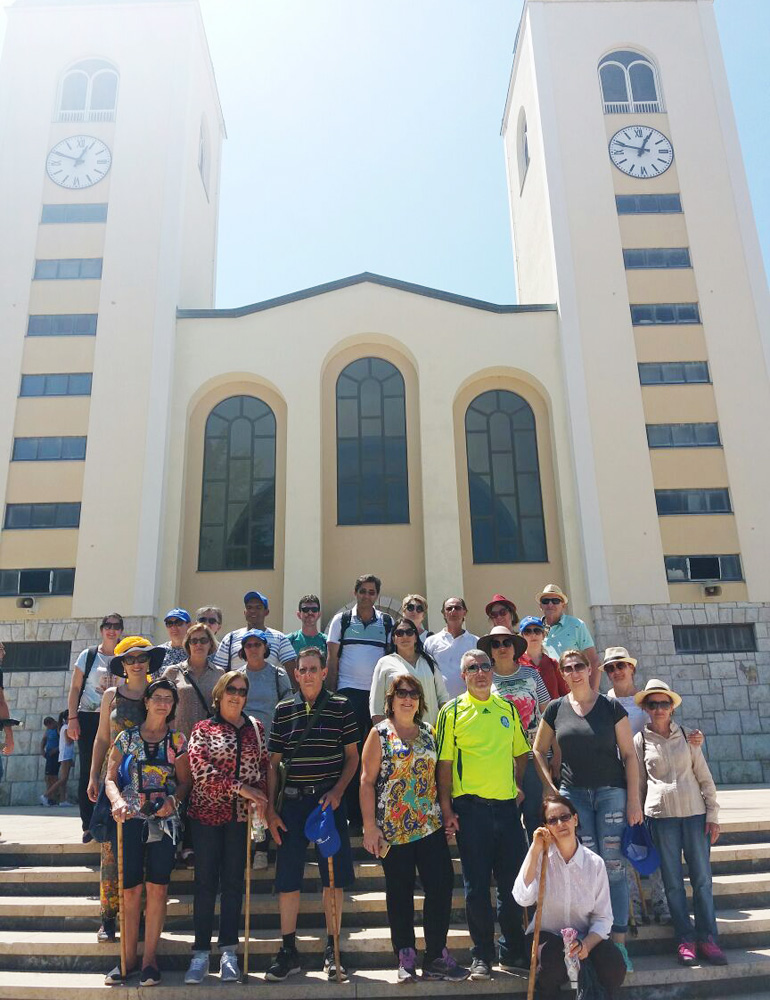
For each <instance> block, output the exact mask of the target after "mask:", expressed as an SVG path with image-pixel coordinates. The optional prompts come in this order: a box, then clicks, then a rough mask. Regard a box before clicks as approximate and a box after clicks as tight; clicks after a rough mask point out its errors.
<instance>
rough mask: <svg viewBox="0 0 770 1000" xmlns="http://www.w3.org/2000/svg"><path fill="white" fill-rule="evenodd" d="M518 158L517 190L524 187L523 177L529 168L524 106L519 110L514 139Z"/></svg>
mask: <svg viewBox="0 0 770 1000" xmlns="http://www.w3.org/2000/svg"><path fill="white" fill-rule="evenodd" d="M516 149H517V154H518V160H519V190H521V189H522V188H523V187H524V178H525V177H526V176H527V170H529V137H528V136H527V115H526V113H525V111H524V108H522V109H521V111H520V112H519V128H518V135H517V141H516Z"/></svg>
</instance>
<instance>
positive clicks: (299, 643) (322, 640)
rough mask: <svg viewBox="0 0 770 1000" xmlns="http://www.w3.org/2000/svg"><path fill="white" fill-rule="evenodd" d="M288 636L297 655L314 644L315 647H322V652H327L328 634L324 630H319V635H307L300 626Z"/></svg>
mask: <svg viewBox="0 0 770 1000" xmlns="http://www.w3.org/2000/svg"><path fill="white" fill-rule="evenodd" d="M286 638H287V639H288V640H289V642H290V643H291V644H292V647H293V649H294V652H295V653H296V654H297V655H299V653H301V652H302V650H303V649H307V648H308V647H309V646H312V647H313V648H314V649H320V650H321V652H322V653H326V635H325V634H324V633H323V632H319V633H318V634H317V635H305V633H304V632H303V631H302V629H301V628H299V629H297V631H296V632H290V633H289V635H287V636H286Z"/></svg>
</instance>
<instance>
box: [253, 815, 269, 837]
mask: <svg viewBox="0 0 770 1000" xmlns="http://www.w3.org/2000/svg"><path fill="white" fill-rule="evenodd" d="M266 836H267V826H266V825H265V821H264V820H263V819H260V818H259V816H257V815H256V814H255V815H254V818H253V819H252V821H251V839H252V841H253V842H254V843H255V844H261V843H263V842H264V839H265V837H266Z"/></svg>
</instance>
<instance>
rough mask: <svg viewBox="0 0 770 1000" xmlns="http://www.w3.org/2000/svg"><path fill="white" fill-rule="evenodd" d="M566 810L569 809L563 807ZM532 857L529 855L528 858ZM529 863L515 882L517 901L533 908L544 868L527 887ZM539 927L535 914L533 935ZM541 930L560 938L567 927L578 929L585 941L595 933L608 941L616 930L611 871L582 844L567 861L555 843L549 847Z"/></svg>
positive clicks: (530, 925) (540, 862)
mask: <svg viewBox="0 0 770 1000" xmlns="http://www.w3.org/2000/svg"><path fill="white" fill-rule="evenodd" d="M563 808H564V809H566V806H564V807H563ZM528 857H529V854H527V858H528ZM526 864H527V861H526V859H525V860H524V864H523V865H522V866H521V869H520V870H519V874H518V875H517V876H516V881H515V882H514V883H513V898H514V899H515V900H516V902H517V903H518V904H519V906H533V905H534V904H535V903H537V891H538V888H539V886H540V865H541V864H542V859H541V860H539V861H538V866H537V874H536V876H535V879H534V881H533V882H531V883H530V884H529V885H525V884H524V878H523V874H522V873H523V871H524V868H525V867H526ZM534 926H535V918H534V915H533V917H532V920H531V921H530V924H529V927H528V928H527V934H531V933H532V928H533V927H534ZM541 927H542V929H543V930H544V931H549V932H550V933H551V934H555V935H556V936H557V937H558V936H559V935H560V934H561V932H562V928H563V927H574V928H575V930H576V931H577V932H578V935H579V936H580V937H581V938H584V937H585V936H586V934H588V933H590V932H591V931H593V933H594V934H598V935H599V937H601V938H604V939H607V938H608V937H609V936H610V931H611V930H612V904H611V902H610V882H609V879H608V878H607V869H606V868H605V867H604V862H603V861H602V859H601V858H600V857H599V855H598V854H594V852H593V851H589V850H588V848H587V847H583V845H582V844H578V849H577V851H575V853H574V854H573V856H572V857H571V858H570V860H569V861H568V862H567V861H565V860H564V858H563V857H562V856H561V852H560V851H559V848H558V847H557V846H556V845H555V844H551V846H550V847H549V848H548V873H547V875H546V882H545V899H544V900H543V917H542V923H541Z"/></svg>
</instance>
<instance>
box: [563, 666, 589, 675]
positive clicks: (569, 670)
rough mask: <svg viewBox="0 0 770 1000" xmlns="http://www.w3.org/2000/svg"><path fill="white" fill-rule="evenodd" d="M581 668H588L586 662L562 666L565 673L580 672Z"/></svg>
mask: <svg viewBox="0 0 770 1000" xmlns="http://www.w3.org/2000/svg"><path fill="white" fill-rule="evenodd" d="M581 670H588V667H587V666H586V665H585V663H570V664H568V665H567V666H565V667H562V668H561V672H562V673H563V674H579V673H580V671H581Z"/></svg>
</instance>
